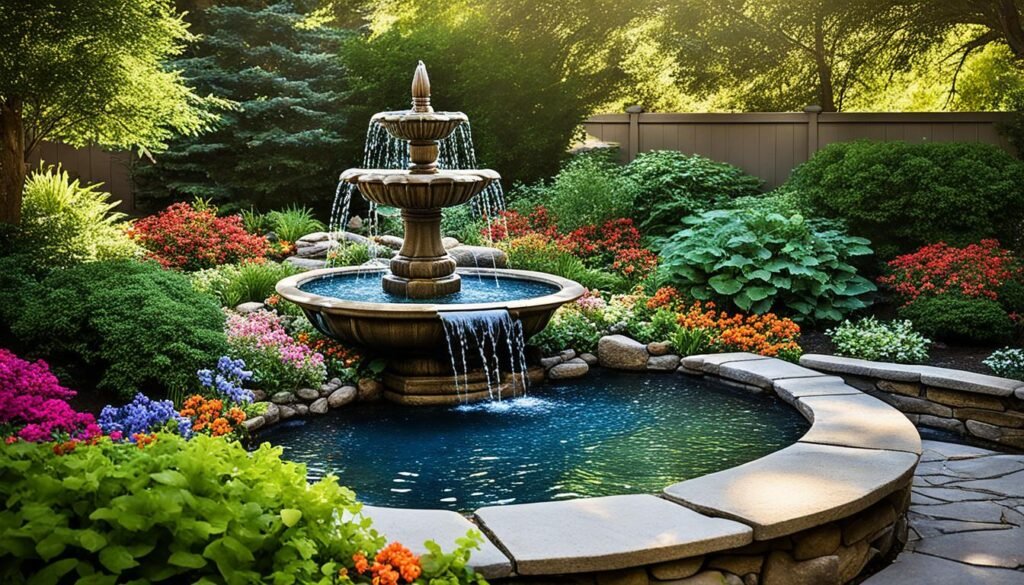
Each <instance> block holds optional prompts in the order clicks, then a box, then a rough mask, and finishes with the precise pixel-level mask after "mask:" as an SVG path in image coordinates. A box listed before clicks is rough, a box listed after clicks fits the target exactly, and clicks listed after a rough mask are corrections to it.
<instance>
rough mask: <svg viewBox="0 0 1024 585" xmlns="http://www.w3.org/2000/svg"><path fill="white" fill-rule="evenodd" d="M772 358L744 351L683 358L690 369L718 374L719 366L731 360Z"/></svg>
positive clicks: (683, 363) (686, 366) (684, 364)
mask: <svg viewBox="0 0 1024 585" xmlns="http://www.w3.org/2000/svg"><path fill="white" fill-rule="evenodd" d="M767 359H771V358H767V357H764V356H763V355H757V354H756V353H747V352H743V351H737V352H730V353H709V354H701V355H688V356H686V357H684V358H683V361H682V365H683V367H684V368H686V369H688V370H697V371H702V372H704V373H705V374H718V368H719V366H721V365H722V364H727V363H729V362H740V361H754V360H767Z"/></svg>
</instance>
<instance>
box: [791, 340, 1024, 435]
mask: <svg viewBox="0 0 1024 585" xmlns="http://www.w3.org/2000/svg"><path fill="white" fill-rule="evenodd" d="M800 364H801V365H802V366H805V367H807V368H811V369H814V370H817V371H821V372H828V373H830V374H836V375H838V376H839V377H841V378H842V379H843V381H844V383H846V384H849V385H850V386H854V387H856V388H859V389H860V390H863V391H864V392H866V393H868V394H870V395H872V396H875V397H877V398H879V399H881V400H884V401H885V402H887V403H889V404H890V405H891V406H892V407H894V408H896V409H898V410H900V411H901V412H903V413H904V414H906V415H907V417H908V418H909V419H910V420H911V421H913V422H914V423H915V424H917V425H920V426H924V427H931V428H936V429H941V430H945V431H951V432H954V433H957V434H959V435H961V436H968V437H972V438H975V439H981V440H983V441H987V442H991V443H996V444H999V445H1003V446H1006V447H1012V448H1014V449H1024V381H1020V380H1010V379H1008V378H999V377H996V376H987V375H985V374H976V373H973V372H964V371H961V370H950V369H945V368H936V367H933V366H913V365H902V364H890V363H885V362H872V361H867V360H860V359H854V358H846V357H839V356H832V355H821V354H807V355H805V356H803V357H802V358H800Z"/></svg>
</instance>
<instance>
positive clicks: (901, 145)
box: [786, 141, 1024, 258]
mask: <svg viewBox="0 0 1024 585" xmlns="http://www.w3.org/2000/svg"><path fill="white" fill-rule="evenodd" d="M786 187H787V188H791V189H794V190H795V191H796V192H797V193H798V194H799V198H800V200H801V201H802V203H803V204H805V205H807V206H808V207H809V208H810V209H812V210H813V211H814V212H815V214H818V215H822V216H824V217H827V218H835V219H841V220H845V221H846V222H848V224H849V228H850V231H851V233H854V234H857V235H860V236H864V237H866V238H869V239H870V240H871V241H872V242H874V243H875V246H876V247H877V248H878V250H879V254H880V255H881V256H883V257H885V258H888V257H892V256H895V255H896V254H899V253H905V252H910V251H912V250H914V249H916V248H918V247H920V246H922V245H925V244H931V243H933V242H937V241H944V242H946V243H949V244H953V245H965V244H968V243H971V242H977V241H979V240H982V239H985V238H996V239H999V240H1000V241H1002V242H1003V243H1004V244H1006V245H1011V246H1015V247H1017V248H1018V249H1019V248H1020V244H1021V241H1020V235H1021V233H1020V229H1021V225H1022V223H1024V163H1022V162H1021V161H1018V160H1016V159H1015V158H1013V157H1012V156H1010V155H1009V154H1007V153H1006V152H1004V151H1002V150H1000V149H999V148H997V147H995V146H991V145H987V144H965V143H927V144H908V143H905V142H871V141H859V142H847V143H837V144H831V145H829V146H828V147H826V148H824V149H822V150H821V151H820V152H818V153H817V154H816V155H814V157H813V158H811V160H810V161H808V162H807V163H805V164H803V165H801V166H800V167H798V168H797V169H796V170H794V171H793V174H792V176H791V177H790V179H789V181H788V182H787V184H786Z"/></svg>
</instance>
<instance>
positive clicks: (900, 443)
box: [795, 393, 921, 455]
mask: <svg viewBox="0 0 1024 585" xmlns="http://www.w3.org/2000/svg"><path fill="white" fill-rule="evenodd" d="M795 406H796V407H797V408H798V409H799V410H800V412H801V413H803V414H804V416H806V417H807V419H808V420H810V421H812V424H811V429H810V430H809V431H807V433H806V434H805V435H804V436H803V437H801V438H800V442H801V443H820V444H824V445H838V446H841V447H859V448H861V449H889V450H893V451H906V452H908V453H913V454H915V455H920V454H921V435H920V434H918V432H917V428H916V427H915V426H914V423H912V422H910V420H909V419H908V418H907V417H906V416H904V415H903V413H901V412H900V411H898V410H896V409H894V408H893V407H891V406H889V405H888V404H886V403H885V402H882V401H881V400H879V399H877V398H874V397H871V396H868V395H867V394H862V393H861V394H845V395H831V396H804V397H802V398H800V399H799V400H797V402H796V405H795Z"/></svg>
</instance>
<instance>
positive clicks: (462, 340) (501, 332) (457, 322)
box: [440, 309, 527, 401]
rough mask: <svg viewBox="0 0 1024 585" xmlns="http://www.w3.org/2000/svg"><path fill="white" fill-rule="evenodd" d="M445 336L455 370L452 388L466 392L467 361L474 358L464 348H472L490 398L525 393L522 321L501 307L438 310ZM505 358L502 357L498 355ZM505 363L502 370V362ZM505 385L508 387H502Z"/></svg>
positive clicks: (467, 390)
mask: <svg viewBox="0 0 1024 585" xmlns="http://www.w3.org/2000/svg"><path fill="white" fill-rule="evenodd" d="M440 317H441V323H442V324H443V325H444V333H445V340H446V341H447V343H448V353H449V356H450V357H451V365H452V371H454V372H455V378H454V380H455V391H456V393H457V394H458V395H460V396H468V395H469V387H470V373H471V369H470V364H472V363H474V362H476V359H475V357H470V356H469V355H468V352H474V351H475V352H476V353H477V354H478V355H479V358H480V361H479V362H478V363H480V364H482V367H483V372H484V379H485V381H486V383H487V394H488V396H489V398H490V399H491V400H498V401H500V400H501V399H502V397H503V396H506V395H507V396H510V397H512V398H514V397H516V396H523V395H525V394H526V387H527V376H526V369H527V365H526V351H525V347H526V340H525V339H524V336H523V326H522V323H520V322H518V321H516V320H515V319H513V318H512V316H511V315H510V314H509V312H508V311H507V310H505V309H492V310H487V311H461V312H441V313H440ZM503 357H504V358H506V359H505V360H503V359H502V358H503ZM503 361H504V362H505V363H506V364H507V370H506V373H505V374H504V375H503V374H502V362H503ZM506 388H507V389H508V390H509V391H505V390H506Z"/></svg>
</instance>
